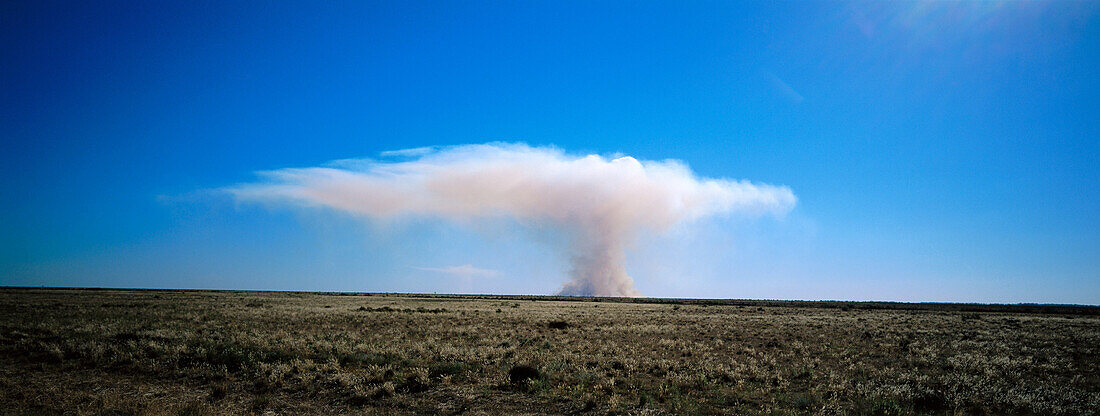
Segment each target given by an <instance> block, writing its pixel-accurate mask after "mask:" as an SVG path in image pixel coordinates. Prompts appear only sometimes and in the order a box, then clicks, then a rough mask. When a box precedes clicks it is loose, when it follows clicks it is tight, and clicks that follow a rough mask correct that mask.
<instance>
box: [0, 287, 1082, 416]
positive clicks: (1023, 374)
mask: <svg viewBox="0 0 1100 416" xmlns="http://www.w3.org/2000/svg"><path fill="white" fill-rule="evenodd" d="M1098 314H1100V308H1093V307H1070V306H1066V307H1061V306H1026V305H1020V306H989V305H950V304H897V303H846V302H779V301H697V300H659V299H658V300H654V299H637V300H630V299H599V298H595V299H593V298H558V297H508V296H416V295H387V294H331V293H330V294H324V293H284V292H230V291H154V290H79V289H21V288H0V357H2V359H0V412H3V413H7V414H110V415H129V414H198V415H201V414H227V413H228V414H248V413H255V414H347V413H363V414H470V415H475V414H609V413H614V414H887V415H894V414H897V415H906V414H1065V415H1080V414H1097V412H1098V411H1100V410H1098V409H1100V315H1098Z"/></svg>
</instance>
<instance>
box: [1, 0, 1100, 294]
mask: <svg viewBox="0 0 1100 416" xmlns="http://www.w3.org/2000/svg"><path fill="white" fill-rule="evenodd" d="M1098 12H1100V4H1097V3H1095V2H1045V1H1038V2H966V3H955V2H930V3H906V2H689V3H686V4H685V3H682V2H669V3H658V2H649V3H642V4H636V3H627V2H538V3H535V2H514V3H504V2H484V3H479V2H446V3H427V2H425V3H412V2H390V3H367V2H339V3H332V4H326V5H316V4H308V3H301V4H297V5H291V4H284V3H278V4H266V3H251V2H250V3H237V2H227V1H219V2H209V3H204V4H200V3H186V4H185V3H180V4H169V3H168V2H152V3H139V2H135V3H114V2H102V3H96V4H89V5H79V4H72V3H71V2H68V3H66V2H42V1H34V2H21V1H16V2H4V3H3V4H0V45H2V47H0V62H3V65H0V126H3V127H2V129H0V135H2V137H0V178H2V180H0V235H3V236H4V237H3V238H2V239H0V284H3V285H32V286H39V285H46V286H107V287H154V288H161V287H172V288H179V287H182V288H244V289H278V290H351V291H415V292H491V293H553V292H555V291H556V290H557V289H559V288H560V287H561V284H562V282H563V281H564V279H563V277H562V276H563V275H564V274H565V273H567V271H568V270H567V269H568V264H567V261H566V259H563V258H561V257H562V256H561V255H560V254H555V253H554V252H553V251H552V250H547V248H546V247H547V245H548V244H552V243H549V242H548V241H552V240H554V239H555V238H559V237H556V236H554V235H552V234H553V233H548V232H546V231H545V230H533V229H527V228H524V227H521V226H518V225H517V224H515V223H510V222H508V221H493V222H487V223H479V224H474V225H470V224H451V223H447V222H444V221H439V220H433V219H422V220H415V221H405V222H402V223H398V224H375V223H369V222H363V221H359V220H356V219H353V218H350V217H347V216H342V215H339V214H334V213H331V212H325V211H314V210H308V209H278V208H276V209H272V208H270V207H265V206H258V205H253V204H242V203H239V202H237V201H233V200H230V199H227V198H222V197H218V196H217V195H213V194H212V193H210V192H208V191H209V190H211V189H217V188H220V187H224V186H231V185H233V184H236V183H241V182H247V181H251V180H253V179H254V176H253V173H254V172H255V171H261V170H271V169H280V168H288V167H308V166H318V165H322V164H324V163H326V162H327V161H331V160H335V159H345V158H355V157H376V156H377V155H378V154H379V153H380V152H383V151H388V150H396V149H406V148H415V147H421V146H433V145H434V146H446V145H459V144H470V143H484V142H494V141H503V142H523V143H528V144H530V145H532V146H547V145H553V146H556V147H558V148H560V149H563V150H564V151H566V152H569V153H571V154H587V153H598V154H605V155H611V154H617V153H621V154H627V155H631V156H634V157H636V158H639V159H645V160H664V159H677V160H680V161H682V162H684V163H686V164H688V165H690V166H691V168H692V169H693V170H694V171H695V173H696V174H698V175H700V176H703V177H710V178H733V179H748V180H751V181H754V182H761V183H768V184H775V185H783V186H787V187H789V188H790V189H791V190H792V191H793V192H794V193H795V195H797V197H798V205H797V206H796V207H795V208H794V210H793V211H791V212H790V213H789V214H787V215H786V216H785V217H783V218H780V219H768V218H763V219H756V220H752V221H745V220H741V219H737V218H715V219H712V220H709V221H705V222H701V223H696V224H692V225H690V226H686V227H683V228H681V229H677V230H674V231H672V232H670V233H668V234H666V235H653V236H644V237H643V238H641V239H640V240H639V241H638V242H637V244H636V245H635V246H634V247H633V248H632V249H631V250H630V251H629V252H628V254H627V257H628V259H627V270H628V271H629V272H630V274H631V275H632V276H633V277H634V279H635V281H636V283H637V288H638V289H639V290H640V291H641V292H642V293H644V294H646V295H649V296H686V297H732V298H779V299H875V300H903V301H976V302H1055V303H1086V304H1100V215H1098V213H1100V163H1098V162H1100V160H1098V156H1100V123H1097V122H1096V120H1098V119H1100V76H1097V70H1096V68H1098V67H1100V13H1098ZM467 264H468V265H472V266H474V267H477V268H482V269H486V270H494V271H497V272H498V273H496V274H485V275H478V276H466V277H462V276H456V275H454V274H451V273H444V272H440V271H438V270H431V269H445V268H448V267H455V266H463V265H467Z"/></svg>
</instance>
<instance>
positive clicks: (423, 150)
mask: <svg viewBox="0 0 1100 416" xmlns="http://www.w3.org/2000/svg"><path fill="white" fill-rule="evenodd" d="M435 150H436V147H435V146H424V147H414V148H412V149H401V150H387V151H385V152H382V153H379V154H378V155H379V156H382V157H417V156H424V155H426V154H429V153H432V152H435Z"/></svg>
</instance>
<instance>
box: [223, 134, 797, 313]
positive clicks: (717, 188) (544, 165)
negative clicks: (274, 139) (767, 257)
mask: <svg viewBox="0 0 1100 416" xmlns="http://www.w3.org/2000/svg"><path fill="white" fill-rule="evenodd" d="M382 156H383V158H382V159H383V160H344V161H338V162H333V163H331V164H329V165H328V166H325V167H313V168H301V169H281V170H275V171H269V172H261V173H260V176H261V177H262V178H264V179H265V180H263V181H261V182H258V183H251V184H242V185H238V186H236V187H232V188H229V189H228V190H229V191H230V192H231V193H232V194H233V195H235V196H236V197H237V198H238V199H240V200H245V201H285V202H290V203H293V204H299V205H306V206H317V207H327V208H331V209H335V210H338V211H343V212H347V213H350V214H353V215H356V216H360V217H364V218H370V219H385V218H393V217H400V216H424V217H428V216H431V217H438V218H442V219H445V220H454V221H462V220H469V219H473V218H479V217H492V216H506V217H511V218H514V219H516V220H518V221H520V222H521V223H522V222H535V223H540V224H551V225H552V226H554V227H557V228H560V229H561V230H562V231H564V232H566V233H568V235H569V236H570V237H571V238H570V240H571V242H570V245H571V247H569V248H571V249H572V252H571V253H570V254H572V255H573V260H572V266H573V269H572V273H571V274H572V275H571V277H570V280H569V281H568V282H567V283H565V286H564V287H563V288H562V289H561V294H563V295H592V296H638V295H640V293H639V292H638V291H637V290H635V289H634V281H633V280H632V279H631V278H630V276H628V275H627V274H626V269H625V267H624V264H623V263H624V259H625V255H624V253H623V250H624V248H625V247H626V245H627V244H629V243H630V242H631V241H632V240H633V239H634V236H635V235H636V234H637V232H638V231H640V230H643V229H647V230H651V231H655V232H660V231H663V230H667V229H668V228H669V227H671V226H673V225H675V224H678V223H682V222H687V221H692V220H696V219H699V218H702V217H705V216H709V215H716V214H723V213H739V214H745V215H763V214H775V215H782V214H784V213H786V212H787V211H789V210H790V209H791V208H792V207H793V206H794V204H795V200H796V199H795V196H794V194H793V193H791V190H790V189H788V188H787V187H781V186H771V185H760V184H753V183H750V182H748V181H733V180H725V179H703V178H697V177H696V176H695V175H694V174H693V173H692V172H691V170H690V169H689V168H688V167H687V166H686V165H684V164H682V163H680V162H677V161H660V162H656V161H639V160H636V159H634V158H632V157H629V156H623V157H618V158H614V159H608V158H604V157H601V156H598V155H588V156H574V155H569V154H566V153H564V152H562V151H561V150H558V149H555V148H547V147H530V146H527V145H523V144H484V145H465V146H454V147H446V148H438V149H437V148H423V149H412V150H406V151H397V152H387V153H383V154H382Z"/></svg>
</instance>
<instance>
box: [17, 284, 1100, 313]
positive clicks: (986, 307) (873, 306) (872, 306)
mask: <svg viewBox="0 0 1100 416" xmlns="http://www.w3.org/2000/svg"><path fill="white" fill-rule="evenodd" d="M9 290H11V291H15V290H90V291H92V290H94V291H123V292H125V291H135V292H150V293H153V292H165V293H173V292H174V293H180V292H191V293H201V292H248V293H263V292H270V293H282V294H313V295H326V296H396V297H406V298H420V299H481V300H501V301H517V300H524V301H545V302H561V301H565V302H611V303H651V304H668V305H697V306H704V307H705V306H746V307H765V306H766V307H785V308H823V309H829V308H833V309H841V310H846V311H847V310H916V311H940V312H1000V313H1039V314H1064V315H1100V306H1088V305H1059V304H1040V303H1017V304H998V303H941V302H916V303H914V302H855V301H835V300H817V301H807V300H756V299H687V298H627V297H598V296H550V295H452V294H427V293H367V292H294V291H240V290H192V289H112V288H83V289H79V288H42V287H0V292H3V291H9Z"/></svg>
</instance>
